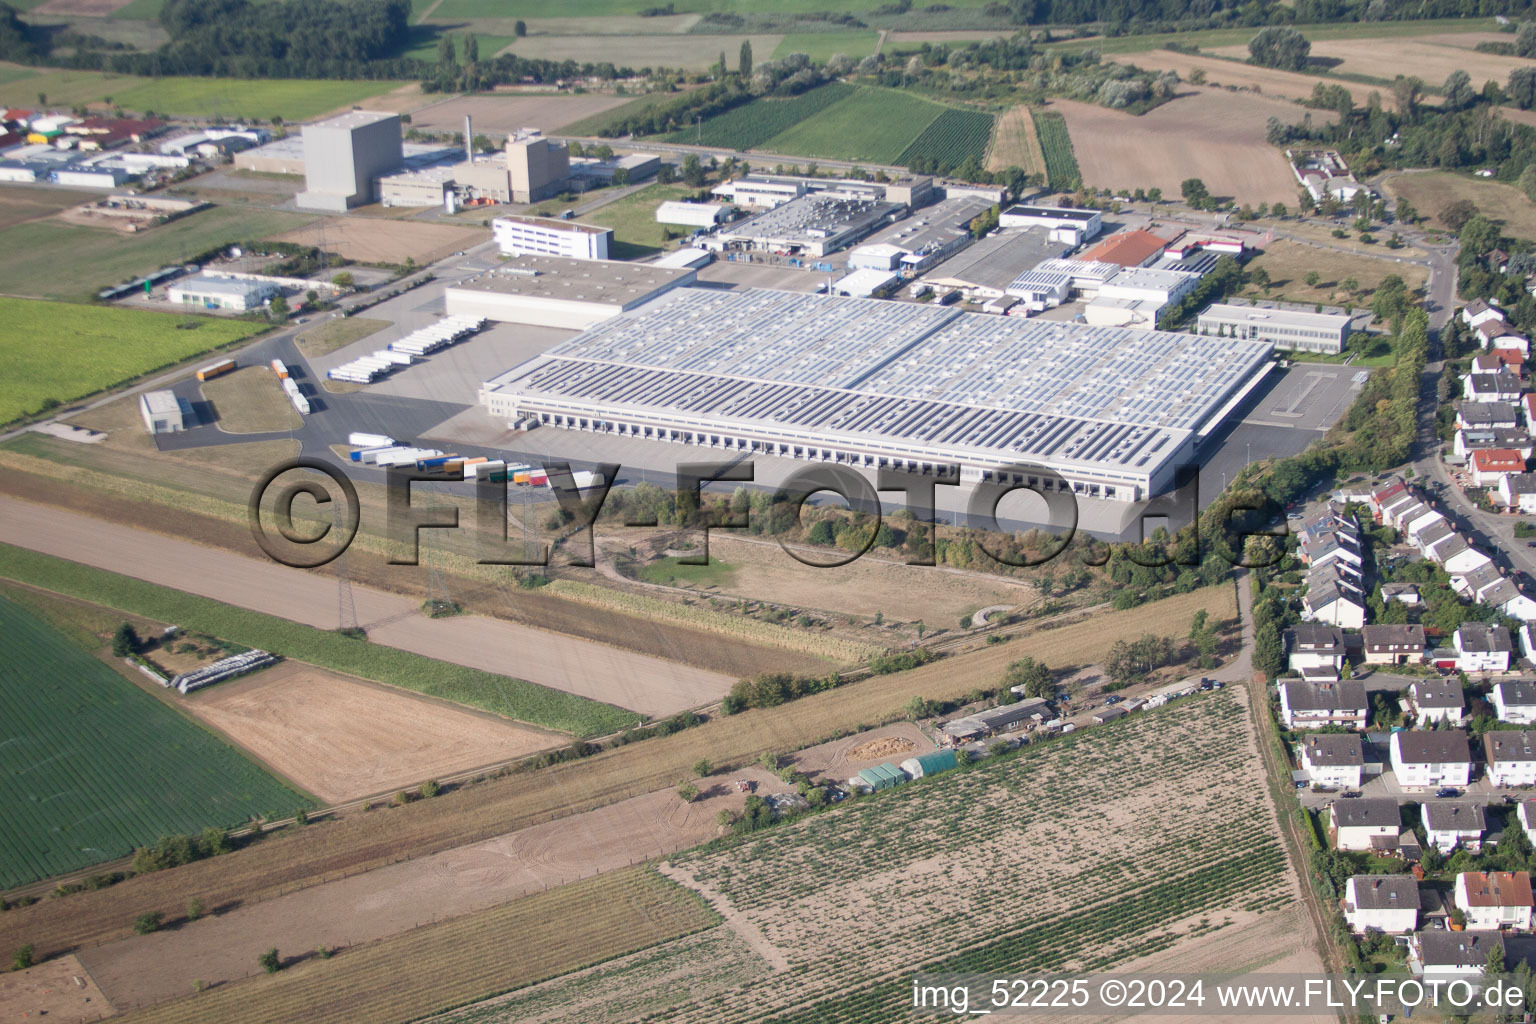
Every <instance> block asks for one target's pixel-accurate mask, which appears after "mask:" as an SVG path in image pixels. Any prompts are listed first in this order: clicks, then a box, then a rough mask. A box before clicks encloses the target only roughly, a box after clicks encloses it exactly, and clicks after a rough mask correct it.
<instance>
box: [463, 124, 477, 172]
mask: <svg viewBox="0 0 1536 1024" xmlns="http://www.w3.org/2000/svg"><path fill="white" fill-rule="evenodd" d="M464 159H466V160H468V161H469V162H470V163H474V162H475V132H474V129H473V128H471V127H470V124H469V115H468V114H465V115H464Z"/></svg>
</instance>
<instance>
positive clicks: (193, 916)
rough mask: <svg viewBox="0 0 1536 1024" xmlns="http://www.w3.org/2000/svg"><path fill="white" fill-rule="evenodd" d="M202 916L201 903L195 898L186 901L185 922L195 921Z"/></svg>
mask: <svg viewBox="0 0 1536 1024" xmlns="http://www.w3.org/2000/svg"><path fill="white" fill-rule="evenodd" d="M202 916H203V901H202V900H200V899H198V898H197V897H195V896H194V897H193V898H192V899H190V900H188V901H187V920H188V921H196V920H197V919H198V918H200V917H202Z"/></svg>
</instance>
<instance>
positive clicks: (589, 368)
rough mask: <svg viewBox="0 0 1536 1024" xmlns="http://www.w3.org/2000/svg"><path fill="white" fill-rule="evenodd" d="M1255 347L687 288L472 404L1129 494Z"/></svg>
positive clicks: (1149, 479)
mask: <svg viewBox="0 0 1536 1024" xmlns="http://www.w3.org/2000/svg"><path fill="white" fill-rule="evenodd" d="M1269 354H1270V346H1269V345H1268V344H1267V343H1264V342H1253V341H1232V340H1228V339H1216V338H1207V337H1201V336H1199V335H1193V334H1170V333H1165V332H1161V331H1133V330H1116V329H1108V330H1103V329H1094V328H1091V327H1085V326H1082V325H1079V324H1071V323H1063V322H1059V321H1044V320H1026V319H1023V318H1017V317H997V316H987V315H985V314H978V313H962V312H959V311H957V310H954V309H951V308H948V307H940V306H931V305H917V304H911V303H891V302H881V301H879V300H875V299H855V298H837V297H828V296H820V295H806V294H798V293H791V292H779V291H768V290H764V289H746V290H742V291H729V292H726V291H712V290H704V289H693V288H686V289H682V290H679V291H677V292H674V293H673V294H671V295H668V296H666V297H664V298H663V299H661V300H660V301H657V302H654V303H651V304H650V305H648V306H646V307H645V308H644V309H642V310H639V311H637V312H635V313H634V314H632V315H628V316H622V317H618V318H615V319H613V320H611V321H609V322H607V323H603V324H600V325H598V326H597V327H594V328H592V329H590V330H588V331H586V332H585V333H583V334H581V335H578V336H577V337H575V338H572V339H571V340H569V341H567V342H565V343H564V344H562V345H559V346H557V347H555V348H553V349H551V350H549V351H548V352H546V353H543V354H542V355H539V356H536V357H535V358H533V359H531V360H529V361H528V362H525V363H523V364H522V365H520V366H517V367H515V368H513V369H511V370H508V371H507V372H506V373H503V374H501V375H500V376H498V377H496V378H494V379H492V380H490V381H487V382H486V383H485V384H484V385H483V386H482V388H481V391H480V401H481V403H482V404H483V405H484V406H485V407H486V409H487V411H488V412H490V413H491V415H493V416H495V417H497V418H499V419H503V420H505V421H507V422H508V423H509V424H522V425H524V426H532V425H548V426H555V427H563V428H568V429H576V430H587V431H597V432H602V433H611V434H617V435H621V436H624V437H631V438H641V439H651V440H658V441H671V442H678V443H683V444H694V445H703V446H707V447H711V448H721V449H725V450H727V451H730V452H735V453H753V452H755V453H761V454H763V455H770V456H778V457H785V458H793V459H807V460H813V461H821V462H835V463H842V464H845V465H849V466H854V467H859V468H861V469H864V470H869V471H872V470H874V469H876V468H878V467H881V466H894V467H897V468H903V469H908V470H916V471H922V472H926V471H932V470H933V468H934V467H935V465H936V464H941V463H948V464H955V463H958V464H959V465H960V466H961V479H962V481H966V482H975V481H979V480H983V479H993V478H994V474H995V473H996V471H997V470H998V469H1000V468H1001V467H1005V466H1014V465H1019V464H1032V465H1043V466H1046V467H1049V468H1050V469H1052V470H1054V471H1055V472H1057V473H1059V474H1060V475H1061V477H1062V478H1063V480H1064V483H1063V485H1062V486H1063V488H1065V487H1067V486H1070V487H1071V489H1072V490H1073V491H1074V492H1075V493H1078V494H1082V495H1084V496H1087V497H1099V498H1108V499H1113V500H1119V501H1137V500H1140V499H1142V498H1145V497H1148V496H1150V495H1153V494H1157V493H1159V492H1161V491H1164V490H1166V489H1168V488H1169V487H1170V486H1171V485H1172V482H1173V477H1174V471H1175V467H1176V466H1178V465H1179V464H1180V463H1184V462H1189V461H1192V460H1193V457H1194V454H1195V448H1196V446H1197V444H1198V443H1199V440H1200V439H1201V438H1202V437H1204V436H1208V435H1209V434H1210V433H1212V432H1214V431H1215V430H1216V428H1217V427H1218V426H1219V425H1220V424H1221V422H1222V421H1223V419H1224V418H1225V417H1226V415H1227V414H1228V413H1229V412H1230V411H1231V410H1232V409H1233V408H1235V407H1236V406H1237V404H1238V403H1239V402H1240V401H1241V400H1242V398H1243V397H1244V396H1245V395H1246V394H1247V393H1248V392H1249V391H1250V390H1252V389H1253V388H1254V387H1256V386H1257V385H1258V384H1259V383H1260V381H1262V380H1263V378H1264V376H1265V375H1266V374H1267V372H1268V370H1269V367H1270V365H1271V364H1270V361H1269ZM1016 476H1017V478H1018V482H1020V483H1023V482H1025V479H1024V478H1025V477H1026V476H1027V471H1026V472H1025V473H1019V474H1016ZM1040 485H1041V486H1042V487H1044V488H1047V489H1049V488H1051V486H1052V485H1051V483H1050V480H1049V478H1045V479H1042V480H1041V481H1040Z"/></svg>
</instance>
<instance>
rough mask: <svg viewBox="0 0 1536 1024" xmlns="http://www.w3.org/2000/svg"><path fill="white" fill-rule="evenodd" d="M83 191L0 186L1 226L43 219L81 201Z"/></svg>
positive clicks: (6, 226) (5, 226)
mask: <svg viewBox="0 0 1536 1024" xmlns="http://www.w3.org/2000/svg"><path fill="white" fill-rule="evenodd" d="M80 199H81V193H79V192H71V191H69V190H68V189H62V188H47V187H41V188H39V187H32V186H28V187H26V188H16V187H13V186H0V228H8V227H11V226H12V225H13V224H22V223H25V222H26V221H29V220H43V219H44V218H47V217H51V216H53V215H54V214H56V213H58V212H59V211H60V210H65V209H68V208H69V207H71V206H75V205H77V204H78V203H79V202H80Z"/></svg>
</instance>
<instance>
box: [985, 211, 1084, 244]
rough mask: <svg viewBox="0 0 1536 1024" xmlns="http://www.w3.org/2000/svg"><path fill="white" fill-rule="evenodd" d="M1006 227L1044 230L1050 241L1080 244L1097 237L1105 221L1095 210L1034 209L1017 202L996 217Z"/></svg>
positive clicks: (1001, 225) (1000, 224) (999, 223)
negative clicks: (1057, 240) (1050, 238)
mask: <svg viewBox="0 0 1536 1024" xmlns="http://www.w3.org/2000/svg"><path fill="white" fill-rule="evenodd" d="M997 223H998V225H999V226H1000V227H1005V228H1045V229H1046V230H1047V231H1049V232H1050V233H1051V237H1052V238H1053V239H1059V240H1061V241H1065V242H1069V243H1071V244H1072V245H1074V246H1075V245H1080V244H1082V243H1083V242H1087V241H1090V240H1091V239H1093V238H1095V237H1097V236H1098V233H1099V232H1100V231H1101V230H1103V227H1104V221H1103V218H1102V217H1101V216H1100V214H1099V211H1098V210H1079V209H1075V208H1072V207H1065V206H1033V205H1030V204H1028V203H1018V204H1016V205H1014V206H1010V207H1008V208H1007V209H1006V210H1003V211H1002V213H1000V214H999V215H998V218H997Z"/></svg>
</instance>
